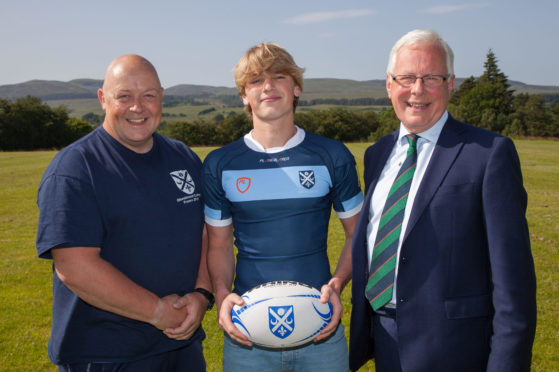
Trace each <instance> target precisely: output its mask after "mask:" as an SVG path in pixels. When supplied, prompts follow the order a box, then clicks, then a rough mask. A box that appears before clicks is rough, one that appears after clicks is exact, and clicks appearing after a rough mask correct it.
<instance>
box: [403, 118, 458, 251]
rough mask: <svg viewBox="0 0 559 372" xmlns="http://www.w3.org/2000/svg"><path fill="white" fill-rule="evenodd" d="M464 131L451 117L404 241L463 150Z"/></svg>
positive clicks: (418, 193) (430, 166)
mask: <svg viewBox="0 0 559 372" xmlns="http://www.w3.org/2000/svg"><path fill="white" fill-rule="evenodd" d="M464 129H465V127H464V126H463V125H461V124H460V123H459V122H458V121H456V120H454V119H453V118H452V117H451V116H450V115H449V117H448V120H447V121H446V123H445V125H444V127H443V130H442V131H441V134H440V136H439V140H438V141H437V144H436V145H435V149H434V150H433V155H432V156H431V160H430V161H429V165H428V166H427V169H426V170H425V174H424V175H423V179H422V180H421V185H420V186H419V189H418V190H417V194H416V196H415V200H414V203H413V207H412V211H411V214H410V219H409V221H408V224H407V228H406V232H405V235H404V239H403V241H405V240H406V238H407V237H408V235H409V234H410V232H411V231H412V230H413V227H414V226H415V224H416V223H417V221H418V220H419V217H420V216H421V214H422V213H423V211H424V210H425V208H426V207H427V205H428V204H429V203H430V201H431V199H432V198H433V195H434V194H435V192H436V191H437V189H438V188H439V186H440V184H441V183H442V181H443V180H444V178H445V176H446V175H447V173H448V171H449V169H450V167H451V166H452V164H453V163H454V161H455V159H456V157H457V156H458V153H459V152H460V149H462V146H463V144H464V141H463V139H462V138H461V137H462V135H463V132H464Z"/></svg>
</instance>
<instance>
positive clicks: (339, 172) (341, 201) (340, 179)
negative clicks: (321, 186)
mask: <svg viewBox="0 0 559 372" xmlns="http://www.w3.org/2000/svg"><path fill="white" fill-rule="evenodd" d="M336 158H337V159H336V164H335V166H334V183H333V206H334V211H335V212H336V214H337V216H338V217H339V218H340V219H344V218H349V217H352V216H354V215H356V214H357V213H359V212H360V211H361V207H362V205H363V193H362V192H361V188H360V187H359V179H358V177H357V171H356V169H355V159H354V158H353V155H351V153H350V152H349V150H347V148H345V146H344V151H343V152H340V153H339V154H338V156H337V157H336Z"/></svg>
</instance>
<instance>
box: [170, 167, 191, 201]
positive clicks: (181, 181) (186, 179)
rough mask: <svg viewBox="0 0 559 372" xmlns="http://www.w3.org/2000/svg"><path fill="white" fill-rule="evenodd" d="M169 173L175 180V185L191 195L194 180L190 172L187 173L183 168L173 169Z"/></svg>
mask: <svg viewBox="0 0 559 372" xmlns="http://www.w3.org/2000/svg"><path fill="white" fill-rule="evenodd" d="M169 174H170V175H171V178H172V179H173V181H175V185H177V187H178V189H179V190H180V191H182V192H184V193H185V194H188V195H191V194H192V193H193V192H194V190H195V188H196V185H195V184H194V180H193V179H192V177H191V176H190V174H188V172H187V171H186V170H185V169H183V170H178V171H174V172H171V173H169Z"/></svg>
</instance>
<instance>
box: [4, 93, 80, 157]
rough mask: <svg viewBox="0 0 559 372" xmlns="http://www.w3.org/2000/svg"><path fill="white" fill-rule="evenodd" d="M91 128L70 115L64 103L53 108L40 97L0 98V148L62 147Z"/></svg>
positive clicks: (6, 149)
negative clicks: (10, 99) (13, 99)
mask: <svg viewBox="0 0 559 372" xmlns="http://www.w3.org/2000/svg"><path fill="white" fill-rule="evenodd" d="M89 131H91V126H88V125H87V123H85V122H83V121H80V120H78V119H70V118H69V117H68V112H67V111H66V108H65V107H63V106H59V107H56V108H51V107H49V106H48V105H47V104H44V103H43V102H42V101H41V99H39V98H37V97H31V96H27V97H25V98H19V99H17V100H15V101H13V102H9V101H6V100H1V101H0V134H1V135H0V150H4V151H11V150H36V149H47V148H61V147H63V146H66V145H68V144H70V143H71V142H73V141H75V140H76V139H78V138H79V137H81V136H82V135H84V134H85V133H88V132H89Z"/></svg>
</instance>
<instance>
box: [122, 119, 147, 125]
mask: <svg viewBox="0 0 559 372" xmlns="http://www.w3.org/2000/svg"><path fill="white" fill-rule="evenodd" d="M147 120H148V119H147V118H142V119H126V121H127V122H129V123H131V124H143V123H145V122H146V121H147Z"/></svg>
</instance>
